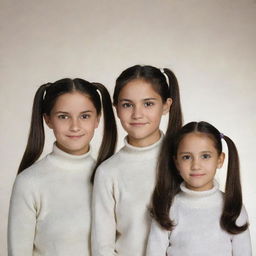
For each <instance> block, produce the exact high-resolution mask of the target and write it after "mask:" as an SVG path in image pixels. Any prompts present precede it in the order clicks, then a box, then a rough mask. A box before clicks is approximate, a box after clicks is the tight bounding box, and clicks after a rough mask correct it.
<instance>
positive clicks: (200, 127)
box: [151, 121, 248, 234]
mask: <svg viewBox="0 0 256 256" xmlns="http://www.w3.org/2000/svg"><path fill="white" fill-rule="evenodd" d="M189 133H202V134H204V135H205V136H208V137H209V138H210V139H211V140H212V141H213V143H214V147H215V148H216V151H217V153H218V155H220V154H221V153H222V143H221V139H223V140H225V141H226V144H227V147H228V170H227V178H226V186H225V194H224V205H223V211H222V215H221V219H220V225H221V227H222V228H223V229H224V230H226V231H227V232H229V233H231V234H238V233H241V232H243V231H244V230H246V229H247V228H248V223H245V224H244V225H243V226H237V225H236V220H237V218H238V216H239V214H240V212H241V209H242V190H241V181H240V170H239V157H238V152H237V149H236V146H235V144H234V142H233V141H232V140H231V139H230V138H229V137H228V136H226V135H223V134H222V133H220V132H219V130H218V129H216V128H215V127H214V126H213V125H211V124H209V123H207V122H204V121H201V122H190V123H188V124H186V125H185V126H183V127H182V128H181V129H180V130H179V131H178V132H177V133H176V134H175V136H173V137H172V140H170V138H169V137H165V138H164V142H163V146H162V148H161V152H160V159H159V163H158V168H157V169H158V174H157V183H156V187H155V189H154V193H153V198H152V209H151V213H152V215H153V217H154V218H155V219H156V221H157V222H158V223H159V224H160V225H161V226H162V227H163V228H164V229H166V230H173V228H174V227H175V224H174V223H173V221H172V220H171V217H172V216H169V212H170V208H171V206H172V203H173V200H174V197H175V196H176V195H177V194H178V193H179V192H180V184H181V183H182V182H183V179H182V177H181V176H180V175H179V171H178V170H177V168H176V166H175V160H174V159H175V158H176V157H177V151H178V147H179V145H180V142H181V141H182V139H183V138H184V137H185V135H187V134H189Z"/></svg>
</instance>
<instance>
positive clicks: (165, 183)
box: [147, 122, 252, 256]
mask: <svg viewBox="0 0 256 256" xmlns="http://www.w3.org/2000/svg"><path fill="white" fill-rule="evenodd" d="M221 139H223V140H225V141H226V143H227V147H228V154H229V156H228V172H227V180H226V188H225V193H222V192H221V191H220V190H219V188H218V184H217V182H216V181H215V180H214V176H215V173H216V169H217V168H220V167H221V166H222V164H223V161H224V153H223V152H222V144H221ZM152 214H153V217H154V220H153V222H152V225H151V231H150V235H149V239H148V246H147V256H166V255H168V256H170V255H172V256H180V255H182V256H205V255H207V256H216V255H218V256H232V255H233V256H250V255H251V254H252V251H251V241H250V234H249V229H248V217H247V213H246V210H245V208H244V207H243V204H242V192H241V184H240V175H239V159H238V153H237V150H236V147H235V145H234V143H233V141H232V140H231V139H230V138H229V137H227V136H225V135H223V134H221V133H220V132H219V131H218V130H217V129H216V128H215V127H213V126H212V125H210V124H209V123H207V122H191V123H188V124H187V125H185V126H184V127H183V128H182V129H181V130H180V131H178V133H177V134H176V135H175V137H173V138H172V141H170V140H169V138H168V137H166V139H165V140H164V142H163V148H162V151H161V157H160V162H159V166H158V179H157V185H156V187H155V190H154V194H153V208H152Z"/></svg>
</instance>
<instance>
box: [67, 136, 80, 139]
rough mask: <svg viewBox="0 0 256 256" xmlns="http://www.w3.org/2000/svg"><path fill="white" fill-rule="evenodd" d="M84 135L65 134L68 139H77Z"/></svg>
mask: <svg viewBox="0 0 256 256" xmlns="http://www.w3.org/2000/svg"><path fill="white" fill-rule="evenodd" d="M83 136H84V135H67V137H68V138H70V139H79V138H81V137H83Z"/></svg>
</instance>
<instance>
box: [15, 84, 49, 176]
mask: <svg viewBox="0 0 256 256" xmlns="http://www.w3.org/2000/svg"><path fill="white" fill-rule="evenodd" d="M47 86H48V84H44V85H41V86H40V87H39V88H38V90H37V92H36V94H35V97H34V102H33V108H32V117H31V123H30V131H29V136H28V141H27V146H26V149H25V152H24V154H23V157H22V160H21V163H20V166H19V169H18V174H19V173H20V172H22V171H23V170H24V169H26V168H28V167H29V166H31V165H32V164H33V163H34V162H35V161H36V160H37V159H38V158H39V157H40V155H41V154H42V151H43V148H44V141H45V135H44V123H43V97H44V94H45V89H46V88H47Z"/></svg>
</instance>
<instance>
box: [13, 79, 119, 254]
mask: <svg viewBox="0 0 256 256" xmlns="http://www.w3.org/2000/svg"><path fill="white" fill-rule="evenodd" d="M101 99H102V102H101ZM102 107H103V112H104V135H103V140H102V144H101V148H100V153H99V155H98V159H97V161H96V163H95V161H94V159H93V158H92V157H91V152H90V145H89V143H90V141H91V139H92V137H93V135H94V130H95V128H97V126H98V123H99V119H100V115H101V108H102ZM43 119H45V122H46V124H47V125H48V127H49V128H51V129H52V130H53V132H54V135H55V138H56V142H55V144H54V145H53V151H52V152H51V153H50V154H48V155H47V156H46V157H44V158H43V159H42V160H40V161H38V162H36V160H37V159H38V158H39V157H40V155H41V153H42V150H43V147H44V138H45V137H44V124H43ZM115 144H116V124H115V119H114V115H113V109H112V105H111V99H110V96H109V93H108V91H107V90H106V88H105V87H104V86H103V85H101V84H98V83H90V82H87V81H85V80H82V79H78V78H77V79H74V80H72V79H61V80H58V81H56V82H54V83H48V84H44V85H42V86H41V87H40V88H39V89H38V90H37V92H36V95H35V98H34V104H33V113H32V120H31V126H30V133H29V138H28V143H27V147H26V150H25V153H24V156H23V158H22V161H21V164H20V167H19V171H18V172H19V175H18V176H17V178H16V180H15V184H14V186H13V192H12V197H11V202H10V212H9V225H8V255H9V256H32V255H33V256H39V255H40V256H46V255H54V256H58V255H59V256H65V255H66V256H70V255H75V256H85V255H87V256H88V255H91V250H90V227H91V190H92V186H91V183H90V179H91V176H92V174H93V172H94V170H95V169H96V167H97V166H98V165H99V164H100V163H101V162H102V161H103V160H105V159H107V158H108V157H109V156H111V155H112V154H113V153H114V150H115Z"/></svg>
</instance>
